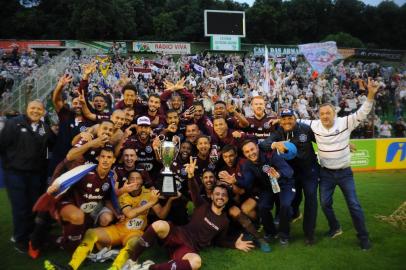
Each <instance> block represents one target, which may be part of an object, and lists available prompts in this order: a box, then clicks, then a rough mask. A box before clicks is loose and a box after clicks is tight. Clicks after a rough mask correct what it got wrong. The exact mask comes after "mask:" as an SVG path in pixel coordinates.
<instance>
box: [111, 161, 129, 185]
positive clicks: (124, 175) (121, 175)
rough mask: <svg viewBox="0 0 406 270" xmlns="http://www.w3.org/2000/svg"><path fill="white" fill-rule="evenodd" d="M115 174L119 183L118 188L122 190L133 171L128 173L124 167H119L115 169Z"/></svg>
mask: <svg viewBox="0 0 406 270" xmlns="http://www.w3.org/2000/svg"><path fill="white" fill-rule="evenodd" d="M114 172H115V173H116V175H117V179H116V182H117V183H118V188H122V187H123V186H124V183H125V182H126V181H127V180H128V176H129V175H130V172H131V171H127V170H126V169H125V168H124V166H122V165H117V166H115V167H114Z"/></svg>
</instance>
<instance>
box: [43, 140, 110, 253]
mask: <svg viewBox="0 0 406 270" xmlns="http://www.w3.org/2000/svg"><path fill="white" fill-rule="evenodd" d="M115 161H116V159H115V157H114V153H113V149H112V148H111V147H105V148H103V149H102V150H101V151H100V154H99V156H98V165H97V167H96V168H95V169H93V170H92V171H90V172H89V173H87V174H86V175H85V176H84V177H83V178H82V179H81V180H80V181H78V182H77V183H75V184H73V186H71V187H70V189H69V190H68V191H67V192H66V193H64V194H62V195H61V197H60V198H59V199H58V202H57V206H56V208H57V214H56V215H57V216H58V217H59V219H60V221H61V222H62V224H63V241H64V245H65V246H66V247H68V248H72V247H75V246H76V245H77V244H79V242H80V240H81V239H82V236H83V233H84V232H85V231H86V229H87V228H89V227H91V226H92V224H95V223H96V222H99V224H100V225H102V226H106V225H108V224H109V223H110V222H111V221H112V219H113V216H112V213H113V211H114V210H113V206H112V204H111V202H110V199H111V195H112V193H114V187H112V186H111V183H112V181H111V180H112V179H110V176H109V173H110V170H111V167H112V165H113V164H114V162H115ZM59 188H60V183H58V181H54V182H53V183H52V184H51V185H50V186H49V187H48V190H47V193H48V194H54V193H56V192H58V191H59ZM114 196H115V194H114ZM103 206H106V208H107V209H106V208H105V207H103ZM108 209H109V210H108Z"/></svg>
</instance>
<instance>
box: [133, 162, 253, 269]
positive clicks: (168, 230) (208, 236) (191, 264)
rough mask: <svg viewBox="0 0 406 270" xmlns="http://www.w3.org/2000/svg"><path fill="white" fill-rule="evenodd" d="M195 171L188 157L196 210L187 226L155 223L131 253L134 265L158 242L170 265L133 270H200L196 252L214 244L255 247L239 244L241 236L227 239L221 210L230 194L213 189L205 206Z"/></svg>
mask: <svg viewBox="0 0 406 270" xmlns="http://www.w3.org/2000/svg"><path fill="white" fill-rule="evenodd" d="M195 168H196V160H193V158H192V157H191V158H190V163H189V164H186V171H187V174H188V184H189V190H190V194H191V198H192V201H193V204H194V206H195V209H194V212H193V215H192V217H191V220H190V222H189V223H188V224H186V225H184V226H176V225H173V224H171V223H169V222H167V221H164V220H159V221H155V222H154V223H152V225H151V226H149V227H148V229H147V230H146V231H145V233H144V235H143V236H141V237H140V238H139V239H138V241H137V243H136V245H135V246H134V247H133V248H132V249H131V251H130V254H131V259H132V260H135V261H136V260H137V259H138V257H139V256H140V255H141V253H142V252H143V251H144V250H145V249H146V248H148V247H150V246H152V244H153V243H154V241H155V240H157V239H160V240H162V243H163V246H164V247H166V248H168V249H169V251H170V256H171V261H169V262H165V263H161V264H154V263H153V262H151V261H147V262H144V263H143V264H142V265H141V266H140V265H137V266H135V267H134V268H132V269H138V270H142V269H152V270H154V269H160V270H165V269H167V270H171V269H177V270H186V269H187V270H191V269H199V268H200V267H201V264H202V259H201V258H200V256H199V254H198V253H199V250H201V249H202V248H205V247H209V246H211V245H212V244H213V240H216V241H215V243H216V244H219V245H221V246H224V247H234V248H237V249H239V250H243V251H249V250H250V249H252V248H253V247H254V245H253V244H252V242H251V241H244V240H242V235H241V236H240V237H239V238H238V239H237V240H236V241H234V240H233V241H228V240H227V239H226V237H225V236H226V234H227V229H228V226H229V220H228V218H227V213H225V212H224V211H223V210H224V207H225V206H226V204H227V202H228V200H229V194H230V191H229V190H228V187H227V186H226V185H216V186H215V187H214V189H213V193H212V195H211V203H209V202H207V201H206V200H204V199H203V198H202V197H201V196H200V195H199V187H198V184H197V182H196V179H195V177H194V172H195Z"/></svg>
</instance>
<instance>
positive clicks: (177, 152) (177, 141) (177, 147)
mask: <svg viewBox="0 0 406 270" xmlns="http://www.w3.org/2000/svg"><path fill="white" fill-rule="evenodd" d="M174 138H176V140H173V139H174ZM172 142H173V144H174V145H175V149H176V150H175V158H174V160H176V159H177V157H178V155H179V152H180V138H179V136H176V135H175V136H174V137H173V138H172Z"/></svg>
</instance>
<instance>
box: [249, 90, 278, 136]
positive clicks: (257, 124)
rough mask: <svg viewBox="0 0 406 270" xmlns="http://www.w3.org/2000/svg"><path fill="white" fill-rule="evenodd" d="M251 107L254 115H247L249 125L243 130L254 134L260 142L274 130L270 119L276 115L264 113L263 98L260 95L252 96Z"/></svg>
mask: <svg viewBox="0 0 406 270" xmlns="http://www.w3.org/2000/svg"><path fill="white" fill-rule="evenodd" d="M251 108H252V111H253V112H254V115H253V116H251V117H247V120H248V122H249V126H248V127H247V128H246V129H245V130H246V131H247V133H248V134H252V135H254V136H255V137H256V138H257V139H258V142H262V141H263V140H265V139H266V138H267V137H268V136H269V135H270V133H271V132H272V131H274V130H275V127H274V126H273V125H272V124H271V120H274V119H276V117H271V116H268V115H266V114H265V100H264V98H263V97H262V96H255V97H253V98H252V100H251Z"/></svg>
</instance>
